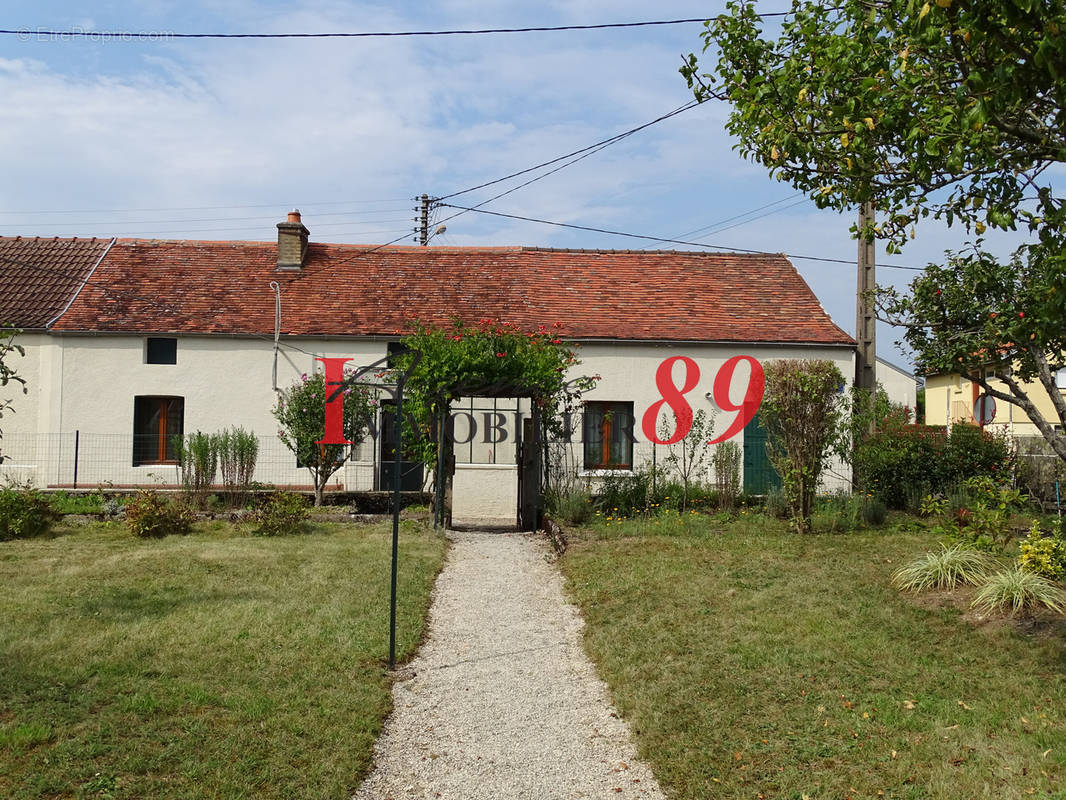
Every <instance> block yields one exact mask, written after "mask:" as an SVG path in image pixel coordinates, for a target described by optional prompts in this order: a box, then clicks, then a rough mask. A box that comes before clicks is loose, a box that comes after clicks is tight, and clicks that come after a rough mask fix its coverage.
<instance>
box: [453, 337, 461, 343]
mask: <svg viewBox="0 0 1066 800" xmlns="http://www.w3.org/2000/svg"><path fill="white" fill-rule="evenodd" d="M452 341H453V342H461V341H463V337H462V336H453V337H452Z"/></svg>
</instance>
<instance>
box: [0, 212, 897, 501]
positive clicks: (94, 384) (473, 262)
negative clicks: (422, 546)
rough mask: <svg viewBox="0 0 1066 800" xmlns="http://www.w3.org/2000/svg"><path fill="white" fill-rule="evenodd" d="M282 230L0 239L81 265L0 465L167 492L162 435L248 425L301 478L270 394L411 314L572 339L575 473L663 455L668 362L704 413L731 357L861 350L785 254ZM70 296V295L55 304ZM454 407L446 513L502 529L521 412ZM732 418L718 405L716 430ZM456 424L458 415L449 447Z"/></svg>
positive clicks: (166, 442) (752, 480)
mask: <svg viewBox="0 0 1066 800" xmlns="http://www.w3.org/2000/svg"><path fill="white" fill-rule="evenodd" d="M277 228H278V240H277V243H276V244H275V243H273V242H208V241H157V240H142V239H118V240H115V241H113V242H110V241H109V242H100V241H98V240H90V241H89V242H85V241H83V240H25V239H0V248H2V249H0V254H4V255H3V258H6V259H8V260H7V261H2V259H0V261H2V263H4V264H6V266H5V267H3V268H4V269H9V270H11V269H13V270H14V271H15V274H16V275H17V276H19V277H18V280H20V281H23V282H32V281H33V280H36V279H40V280H44V279H43V278H42V277H41V276H43V275H47V274H52V273H51V272H49V270H53V269H56V267H55V264H56V261H55V259H56V258H58V256H56V255H55V254H54V252H55V251H56V249H57V248H59V249H62V248H64V247H65V248H67V249H68V250H69V251H70V252H71V253H74V252H77V253H78V254H79V259H80V260H77V265H76V266H75V265H74V264H73V263H72V262H64V265H65V266H64V270H61V271H64V274H66V276H67V277H66V280H67V281H68V282H67V283H64V284H63V286H64V287H66V291H67V295H63V293H62V292H58V293H57V295H56V299H55V301H54V303H53V304H52V305H50V306H48V308H47V309H44V310H43V311H42V314H41V315H40V316H39V317H37V318H34V320H33V321H34V324H35V326H36V327H35V328H34V330H35V331H37V332H35V333H33V334H32V337H33V338H29V337H27V338H24V339H23V343H24V344H29V345H31V347H30V350H31V351H33V352H30V353H28V355H27V360H28V361H30V362H33V363H34V364H36V366H33V367H31V368H29V369H27V371H26V373H25V374H26V377H27V378H28V379H29V381H30V383H31V385H32V386H33V394H32V396H28V397H26V398H22V397H19V398H17V399H16V403H17V413H16V414H15V415H11V416H10V417H5V418H4V428H3V429H4V440H3V445H4V447H5V452H11V454H12V460H9V462H8V463H7V464H5V465H4V466H3V467H0V472H2V471H4V470H7V471H9V472H11V471H15V472H18V471H20V470H21V474H23V475H24V476H26V477H32V478H34V479H36V481H37V482H38V483H39V484H41V485H50V486H69V485H71V484H72V483H73V482H74V480H73V478H74V475H73V467H74V464H75V463H77V465H78V483H79V485H90V486H93V485H96V484H97V483H99V482H103V481H110V482H112V483H113V484H115V485H143V484H151V483H165V484H173V483H175V482H176V481H177V472H176V469H175V467H174V464H173V462H174V453H173V449H172V447H171V445H170V440H171V439H172V437H173V436H174V435H176V434H180V433H189V432H192V431H195V430H202V431H216V430H220V429H222V428H224V427H227V426H232V425H241V426H243V427H244V428H245V429H249V430H252V431H255V432H256V433H257V434H260V435H261V437H262V442H263V445H262V448H261V455H260V460H259V465H258V468H257V472H256V480H259V481H262V482H270V483H276V484H281V485H305V484H307V477H306V473H305V472H303V471H302V470H300V469H298V468H297V466H296V463H295V459H294V457H293V456H292V454H291V453H289V452H288V451H287V450H285V449H284V448H283V447H282V446H281V445H280V443H279V442H277V439H276V436H275V431H276V427H277V426H276V423H275V421H274V419H273V417H272V415H271V408H272V407H273V405H274V401H275V397H276V394H275V386H278V387H285V386H287V385H289V384H291V383H292V382H293V381H294V380H296V379H298V378H299V376H300V374H301V373H306V372H311V371H312V370H314V369H316V366H317V365H316V362H315V360H314V359H315V357H322V356H334V357H337V356H341V357H349V358H351V359H352V360H353V361H352V363H353V365H362V364H369V363H371V362H373V361H375V360H377V359H380V358H382V357H384V356H385V355H386V354H387V352H388V348H389V344H390V343H392V342H396V341H398V340H399V339H400V338H401V337H402V335H403V333H404V331H405V329H406V328H405V326H406V324H407V322H408V320H409V318H410V316H411V315H412V314H418V316H419V317H420V318H421V319H422V320H425V321H429V322H437V323H442V324H444V323H448V322H449V321H450V320H451V319H453V318H454V317H461V318H463V319H464V320H466V321H469V322H477V321H478V320H481V319H483V318H490V319H493V320H499V321H506V322H512V323H516V324H517V325H519V326H520V327H522V328H523V329H528V330H536V329H537V327H538V326H540V325H552V324H554V323H558V324H559V325H560V326H561V327H560V328H559V330H560V335H561V336H562V337H563V338H565V339H567V340H568V341H571V342H574V343H575V344H577V345H578V355H579V358H580V359H581V362H582V363H581V364H580V366H578V367H577V368H576V369H575V371H574V376H575V377H576V376H577V375H580V374H589V375H592V374H599V375H601V376H602V380H601V381H599V383H598V384H597V386H596V388H595V389H594V390H593V391H591V392H590V393H588V394H587V395H586V397H585V400H586V403H585V407H584V410H585V418H584V422H583V423H578V422H575V424H574V426H573V427H574V442H573V446H572V447H570V448H563V450H568V458H569V459H570V461H571V464H572V467H573V469H574V471H576V473H577V474H578V475H579V476H580V477H581V478H583V479H589V480H595V479H597V478H599V477H601V476H603V475H604V474H608V471H610V470H618V469H627V468H631V467H633V466H634V465H636V464H639V463H641V462H644V461H650V460H652V459H653V458H662V456H663V455H664V451H663V449H662V448H654V447H653V446H652V445H651V444H650V443H649V442H647V441H646V437H645V436H644V434H643V433H642V432H641V430H640V420H641V418H642V416H643V414H644V412H645V411H646V410H647V409H648V408H649V406H651V405H652V404H653V403H655V402H656V401H658V400H660V399H661V397H660V394H659V392H658V390H657V388H656V381H655V372H656V369H657V368H658V366H659V364H660V363H661V362H662V361H663V360H664V359H666V358H668V357H670V356H674V355H684V356H688V357H689V358H691V359H693V360H694V361H695V362H696V363H697V365H698V366H699V368H700V370H701V379H700V382H699V384H698V386H696V388H695V389H693V390H692V391H691V392H690V393H689V394H688V395H687V398H688V400H689V401H690V402H691V403H692V404H693V407H695V408H704V409H706V410H707V411H709V412H711V411H714V408H713V406H712V405H711V403H710V400H709V399H708V398H709V396H710V393H711V388H712V385H713V380H714V376H715V374H716V372H717V371H718V369H719V368H720V367H721V366H722V364H724V363H725V362H726V361H727V360H728V359H729V358H730V357H732V356H734V355H748V356H752V357H754V358H756V359H758V360H759V361H760V362H762V361H766V360H770V359H781V358H820V359H828V360H830V361H833V362H834V363H835V364H837V366H838V367H839V368H840V370H841V372H842V373H843V374H845V375H852V374H854V358H855V346H854V341H853V340H852V338H851V337H850V336H848V335H847V334H846V333H845V332H844V331H843V330H842V329H841V328H839V327H838V326H837V325H836V324H834V323H833V321H832V320H831V319H830V318H829V317H828V315H827V314H826V313H825V311H824V310H823V309H822V308H821V306H820V305H819V303H818V300H817V299H816V298H815V296H814V294H813V293H812V292H811V290H810V288H809V287H808V286H807V284H806V283H804V281H803V279H802V278H801V277H800V276H799V274H798V273H797V271H796V269H795V268H794V267H793V265H792V264H791V263H790V262H789V261H788V259H787V258H786V257H785V256H783V255H756V254H751V255H749V254H723V253H690V252H654V251H601V250H595V251H583V250H549V249H538V248H523V247H485V248H470V247H463V248H452V247H393V246H389V247H373V246H368V245H340V244H319V243H315V242H309V234H308V230H307V228H306V227H304V225H303V223H302V221H301V219H300V216H299V214H298V212H294V213H293V214H290V215H289V219H288V220H287V221H286V222H282V223H279V224H278V226H277ZM49 243H50V244H49ZM46 244H47V247H46V246H45V245H46ZM48 248H51V250H49V249H48ZM35 253H43V255H40V256H39V257H38V256H37V255H35ZM49 253H51V255H49ZM71 258H72V259H73V256H71ZM90 273H91V277H90V278H89V280H88V281H87V282H85V283H84V285H83V286H80V290H78V285H80V282H81V281H84V280H85V277H86V276H89V275H90ZM71 285H74V292H75V294H76V296H75V297H74V299H73V301H72V302H70V303H69V307H66V301H69V300H70V297H69V296H68V295H69V294H70V290H69V287H70V286H71ZM275 289H277V292H276V291H275ZM5 294H6V290H5ZM278 295H280V316H276V308H277V301H278ZM64 298H65V299H64ZM61 300H62V301H63V302H61ZM5 303H6V301H4V300H0V311H3V310H4V308H5ZM26 319H29V317H26ZM14 321H15V322H16V324H23V325H24V326H27V325H26V323H25V322H23V323H19V321H18V320H17V319H16V320H14ZM275 325H277V326H278V337H277V341H278V345H277V347H275ZM27 327H29V326H27ZM40 331H45V332H43V333H42V332H40ZM275 374H276V385H275V383H274V375H275ZM742 377H743V376H742V374H741V373H740V372H738V379H737V381H736V389H735V394H734V396H733V398H732V401H733V402H739V401H740V400H741V398H742V392H743V385H744V383H743V380H741V378H742ZM882 379H883V376H882ZM675 380H676V382H677V383H678V384H680V382H681V377H680V375H678V376H677V377H676V378H675ZM911 405H913V402H912V403H911ZM457 408H463V409H465V410H466V411H468V412H473V418H474V419H475V420H476V421H478V422H479V423H482V425H481V430H479V431H478V433H477V435H476V436H475V437H474V438H473V439H472V440H471V441H470V442H467V443H464V444H463V445H460V446H457V447H456V450H457V460H458V461H459V462H460V463H459V465H458V469H457V473H456V476H455V501H454V502H455V506H454V509H455V515H456V516H457V517H459V516H464V515H465V516H472V517H505V516H511V515H512V513H513V509H514V508H515V505H516V492H517V488H516V480H515V473H516V466H515V456H516V450H515V447H514V440H515V434H516V433H517V431H516V430H515V429H514V425H511V426H510V430H509V436H508V438H507V440H506V441H501V442H496V443H492V442H486V441H485V438H486V437H485V436H484V435H483V433H484V425H483V421H484V417H483V414H485V413H493V412H502V411H510V412H511V413H513V412H514V411H515V410H519V411H521V410H523V409H525V410H526V411H527V412H528V401H525V400H521V399H491V398H470V399H466V400H464V401H462V402H461V403H458V404H457ZM732 417H733V415H732V414H731V413H727V412H724V411H719V412H717V413H716V416H715V426H716V429H717V430H719V431H721V430H723V429H724V428H725V427H726V425H727V424H728V423H729V421H730V420H731V419H732ZM624 419H629V420H634V421H635V425H634V426H633V429H634V433H635V438H636V442H632V441H630V440H629V437H627V436H624V435H623V433H622V431H621V428H622V427H623V426H620V425H619V424H618V422H619V420H624ZM468 421H469V418H467V417H460V418H459V423H458V424H457V430H456V435H457V438H458V439H459V440H460V441H461V440H462V439H464V438H466V434H467V433H468V431H466V430H465V429H464V425H467V424H468ZM612 426H613V430H612ZM75 432H78V433H77V444H76V445H75ZM759 432H760V431H759V430H758V429H757V426H754V425H749V426H748V429H746V430H745V431H744V432H743V434H741V435H739V436H738V437H737V441H738V442H740V443H741V444H742V445H744V447H745V456H746V463H745V484H746V488H748V489H749V490H751V491H758V490H760V489H761V488H765V487H764V485H762V486H761V485H760V484H759V480H760V479H759V474H760V471H762V470H763V469H764V465H763V464H761V463H760V462H762V461H764V460H765V455H764V448H763V446H762V443H761V441H760V440H759V436H758V434H759ZM9 446H10V447H9ZM75 446H76V447H77V448H78V457H77V460H76V462H75V458H74V448H75ZM390 459H391V455H390V454H389V451H388V448H387V447H385V448H382V447H381V446H380V442H379V441H377V440H373V441H368V442H365V443H364V444H363V445H360V446H359V447H358V448H356V451H355V453H353V457H352V459H351V460H350V461H348V462H347V463H346V465H345V467H344V468H343V469H342V470H341V471H340V472H338V473H337V475H336V476H334V479H333V484H332V486H331V488H345V489H350V490H352V489H354V490H363V489H373V488H376V487H377V486H378V485H380V484H381V483H382V480H381V478H382V473H383V469H382V463H383V462H386V464H387V462H389V460H390ZM12 464H14V465H16V466H12ZM416 477H418V476H416ZM416 483H417V481H416Z"/></svg>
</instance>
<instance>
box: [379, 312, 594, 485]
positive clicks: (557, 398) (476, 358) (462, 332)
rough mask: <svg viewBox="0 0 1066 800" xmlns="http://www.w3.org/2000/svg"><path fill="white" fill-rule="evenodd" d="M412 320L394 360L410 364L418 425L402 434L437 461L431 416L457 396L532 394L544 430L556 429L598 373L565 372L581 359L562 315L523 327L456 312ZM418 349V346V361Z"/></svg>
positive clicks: (425, 457) (426, 458)
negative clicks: (566, 337) (437, 320)
mask: <svg viewBox="0 0 1066 800" xmlns="http://www.w3.org/2000/svg"><path fill="white" fill-rule="evenodd" d="M409 327H410V330H411V333H410V335H408V336H406V337H405V338H404V340H403V343H404V345H405V346H406V347H407V351H406V352H405V353H402V354H400V355H398V356H397V357H396V359H395V362H394V364H393V367H394V369H396V370H397V371H399V372H403V371H406V370H410V374H409V377H408V381H407V387H406V389H405V394H404V419H405V421H406V420H408V419H410V420H411V421H412V422H413V423H414V424H415V425H416V426H417V431H416V432H414V433H412V432H411V431H410V430H408V435H407V436H406V437H405V441H406V442H408V443H409V446H410V447H411V448H412V449H413V450H414V452H415V453H417V454H418V457H419V458H420V459H421V460H422V461H423V462H424V463H426V464H427V465H431V466H434V467H435V466H436V463H437V441H436V436H434V435H433V434H434V423H435V420H437V419H438V418H440V417H441V416H442V415H443V414H444V413H445V412H447V409H448V408H449V406H450V404H451V402H452V401H453V400H456V399H458V398H460V397H468V396H478V395H482V396H492V395H496V396H501V397H532V398H533V401H534V403H535V404H536V406H537V408H538V410H539V411H540V412H541V414H542V419H543V421H544V425H545V428H546V430H547V432H548V433H558V432H560V431H561V428H562V421H561V415H562V414H563V413H569V412H570V411H572V410H573V409H574V407H575V404H576V402H577V400H578V399H579V398H580V396H581V394H582V393H583V392H585V391H588V390H589V389H591V388H592V387H593V386H594V385H595V381H596V380H597V377H598V376H597V377H587V376H583V377H580V378H576V379H573V380H568V379H567V377H566V373H567V371H568V370H570V369H572V368H573V367H575V366H577V365H578V364H579V363H580V362H579V361H578V359H577V356H576V355H575V353H574V351H573V349H572V347H571V346H570V345H568V344H567V343H566V342H564V341H563V339H562V337H561V336H560V335H559V332H558V330H559V324H558V323H556V324H554V325H551V326H549V325H540V326H538V327H537V329H536V330H535V331H523V330H522V329H521V328H519V326H517V325H514V324H511V323H504V322H495V321H493V320H489V319H482V320H481V321H480V322H478V323H477V324H476V325H471V324H467V323H465V322H463V321H462V320H459V319H456V320H454V321H453V322H452V323H451V324H450V325H444V326H441V325H435V324H432V323H427V322H424V321H422V320H419V319H417V318H412V319H411V321H410V323H409ZM415 353H419V354H421V356H420V358H419V359H418V360H417V363H416V358H415ZM409 427H410V425H408V428H409Z"/></svg>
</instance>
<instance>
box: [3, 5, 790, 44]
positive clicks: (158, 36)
mask: <svg viewBox="0 0 1066 800" xmlns="http://www.w3.org/2000/svg"><path fill="white" fill-rule="evenodd" d="M791 13H792V12H791V11H776V12H769V13H765V14H759V15H758V16H760V17H784V16H787V15H789V14H791ZM706 21H707V17H692V18H688V19H661V20H648V21H643V22H603V23H596V24H591V25H537V26H530V27H526V28H470V29H455V30H441V31H366V32H362V31H361V32H342V31H331V32H322V33H175V32H172V31H95V30H93V31H87V30H81V29H79V28H72V29H70V30H65V31H62V30H55V29H50V28H18V29H16V30H9V29H0V34H2V35H7V36H17V37H19V38H20V39H23V40H31V39H33V38H35V37H36V38H38V39H45V40H48V39H51V40H56V39H58V40H60V41H62V40H64V39H117V40H121V41H134V40H148V41H153V42H165V41H168V40H170V39H369V38H382V37H400V36H471V35H484V34H497V33H551V32H559V31H592V30H607V29H612V28H613V29H617V28H647V27H654V26H665V25H688V24H691V23H697V22H698V23H704V22H706Z"/></svg>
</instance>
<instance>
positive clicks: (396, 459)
mask: <svg viewBox="0 0 1066 800" xmlns="http://www.w3.org/2000/svg"><path fill="white" fill-rule="evenodd" d="M403 384H404V379H403V376H400V378H399V380H397V382H396V416H395V423H394V425H393V433H392V443H393V444H392V447H393V450H392V452H393V458H392V580H391V586H390V590H389V670H394V669H396V560H397V552H398V550H399V542H400V453H401V448H402V446H403V444H402V442H403V437H402V436H401V435H400V426H401V424H402V420H403Z"/></svg>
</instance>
